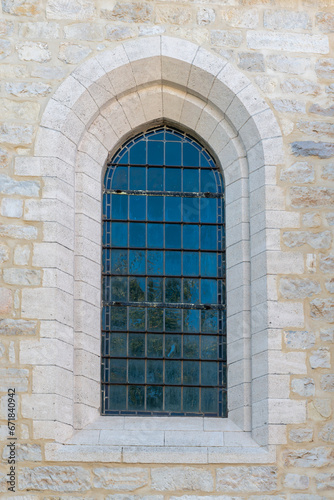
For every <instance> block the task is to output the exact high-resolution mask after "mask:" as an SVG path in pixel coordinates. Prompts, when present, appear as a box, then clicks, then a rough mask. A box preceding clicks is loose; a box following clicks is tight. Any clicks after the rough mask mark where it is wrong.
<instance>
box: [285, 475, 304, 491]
mask: <svg viewBox="0 0 334 500" xmlns="http://www.w3.org/2000/svg"><path fill="white" fill-rule="evenodd" d="M309 483H310V481H309V478H308V477H307V476H302V475H300V474H286V475H285V477H284V486H285V487H286V488H291V489H292V490H306V489H307V488H308V487H309Z"/></svg>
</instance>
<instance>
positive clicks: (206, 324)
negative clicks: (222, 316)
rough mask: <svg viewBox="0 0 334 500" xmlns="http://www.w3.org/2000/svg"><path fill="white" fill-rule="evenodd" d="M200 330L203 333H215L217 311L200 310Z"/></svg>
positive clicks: (216, 328)
mask: <svg viewBox="0 0 334 500" xmlns="http://www.w3.org/2000/svg"><path fill="white" fill-rule="evenodd" d="M201 330H202V332H203V333H217V330H218V314H217V311H201Z"/></svg>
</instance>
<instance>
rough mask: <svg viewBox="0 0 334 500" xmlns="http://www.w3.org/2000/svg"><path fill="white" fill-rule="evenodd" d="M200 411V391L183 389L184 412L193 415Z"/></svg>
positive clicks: (189, 388)
mask: <svg viewBox="0 0 334 500" xmlns="http://www.w3.org/2000/svg"><path fill="white" fill-rule="evenodd" d="M198 410H199V389H198V388H197V387H183V411H185V412H188V413H192V412H198Z"/></svg>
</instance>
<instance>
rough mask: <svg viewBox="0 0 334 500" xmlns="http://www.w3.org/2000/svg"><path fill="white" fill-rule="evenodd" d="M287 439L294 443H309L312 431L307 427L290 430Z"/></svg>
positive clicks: (311, 438)
mask: <svg viewBox="0 0 334 500" xmlns="http://www.w3.org/2000/svg"><path fill="white" fill-rule="evenodd" d="M289 437H290V439H291V441H294V442H295V443H310V442H311V441H312V440H313V429H311V428H307V427H306V428H299V429H291V430H290V432H289Z"/></svg>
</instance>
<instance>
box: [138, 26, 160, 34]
mask: <svg viewBox="0 0 334 500" xmlns="http://www.w3.org/2000/svg"><path fill="white" fill-rule="evenodd" d="M165 31H166V28H165V27H164V26H159V25H155V26H146V25H145V24H144V25H143V26H140V27H139V36H150V35H161V34H162V33H165Z"/></svg>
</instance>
